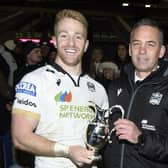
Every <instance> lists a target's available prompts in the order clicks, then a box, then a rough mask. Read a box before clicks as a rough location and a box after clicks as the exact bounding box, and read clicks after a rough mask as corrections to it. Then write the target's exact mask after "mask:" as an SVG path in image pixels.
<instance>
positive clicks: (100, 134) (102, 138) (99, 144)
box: [86, 102, 124, 161]
mask: <svg viewBox="0 0 168 168" xmlns="http://www.w3.org/2000/svg"><path fill="white" fill-rule="evenodd" d="M91 103H93V104H94V102H91ZM89 107H90V108H92V109H93V111H94V112H95V118H94V119H93V120H92V121H91V122H90V123H89V124H88V126H87V131H86V145H87V147H88V148H89V149H92V150H93V151H94V157H93V158H91V159H92V160H93V161H99V160H101V154H99V153H100V151H101V149H102V148H103V147H104V146H105V144H106V143H107V142H109V143H112V141H111V140H110V139H111V135H112V133H113V132H115V128H113V129H111V131H110V130H109V125H108V118H109V116H110V115H111V114H113V113H114V112H116V110H115V111H114V112H113V110H114V109H116V108H117V111H119V112H120V113H121V118H124V109H123V108H122V106H120V105H114V106H112V107H110V108H109V109H101V108H100V107H99V106H97V105H96V104H94V106H89Z"/></svg>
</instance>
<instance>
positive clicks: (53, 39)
mask: <svg viewBox="0 0 168 168" xmlns="http://www.w3.org/2000/svg"><path fill="white" fill-rule="evenodd" d="M52 41H53V44H54V46H55V48H57V42H56V37H55V36H52Z"/></svg>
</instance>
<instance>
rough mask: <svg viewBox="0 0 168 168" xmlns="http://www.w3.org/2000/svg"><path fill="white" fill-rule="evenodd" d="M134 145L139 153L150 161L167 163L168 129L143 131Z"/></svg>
mask: <svg viewBox="0 0 168 168" xmlns="http://www.w3.org/2000/svg"><path fill="white" fill-rule="evenodd" d="M135 146H136V149H137V150H138V152H139V154H140V155H143V156H144V157H146V158H148V159H150V160H152V161H157V162H162V163H168V130H166V131H163V130H162V131H149V130H146V131H143V133H142V135H141V137H140V138H139V142H138V143H137V144H136V145H135Z"/></svg>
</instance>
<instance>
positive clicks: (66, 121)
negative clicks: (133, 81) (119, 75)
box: [13, 65, 108, 168]
mask: <svg viewBox="0 0 168 168" xmlns="http://www.w3.org/2000/svg"><path fill="white" fill-rule="evenodd" d="M89 101H92V102H94V103H96V104H97V105H98V106H99V107H101V108H103V109H107V108H108V98H107V94H106V91H105V89H104V88H103V87H102V85H100V84H99V83H98V82H96V81H95V80H93V79H92V78H90V77H89V76H88V75H81V76H80V77H78V80H77V82H75V80H73V78H72V77H71V76H70V75H69V74H68V73H66V72H65V71H64V70H63V69H62V68H61V67H59V66H58V65H55V66H51V65H46V66H44V67H41V68H39V69H37V70H35V71H33V72H30V73H28V74H27V75H25V76H24V77H23V79H22V80H21V82H20V83H19V84H18V85H17V86H16V97H15V101H14V104H13V112H14V113H23V114H25V115H29V116H31V117H34V118H36V119H39V124H38V127H37V129H36V133H37V134H39V135H40V136H43V137H45V138H47V139H49V140H52V141H56V142H58V143H62V144H65V145H82V146H85V139H86V137H85V136H86V135H85V133H86V127H87V124H88V121H90V120H92V119H93V117H94V116H95V114H94V112H93V111H92V109H91V108H89V105H91V103H90V102H89ZM35 165H36V168H76V166H75V165H74V164H73V163H72V162H71V160H70V159H67V158H63V157H40V156H36V160H35Z"/></svg>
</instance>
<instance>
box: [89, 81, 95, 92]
mask: <svg viewBox="0 0 168 168" xmlns="http://www.w3.org/2000/svg"><path fill="white" fill-rule="evenodd" d="M87 86H88V89H89V90H90V91H91V92H95V91H96V89H95V85H94V84H93V83H91V82H87Z"/></svg>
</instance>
